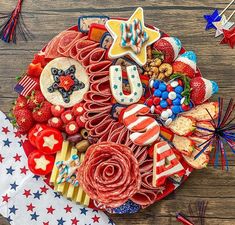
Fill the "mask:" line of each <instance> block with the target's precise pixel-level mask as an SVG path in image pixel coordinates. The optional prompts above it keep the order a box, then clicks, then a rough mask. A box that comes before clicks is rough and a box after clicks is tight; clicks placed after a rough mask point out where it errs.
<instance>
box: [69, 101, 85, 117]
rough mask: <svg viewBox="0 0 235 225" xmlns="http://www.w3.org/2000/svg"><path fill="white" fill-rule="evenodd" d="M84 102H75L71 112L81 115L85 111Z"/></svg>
mask: <svg viewBox="0 0 235 225" xmlns="http://www.w3.org/2000/svg"><path fill="white" fill-rule="evenodd" d="M83 106H84V104H83V103H78V104H76V105H75V106H74V107H73V109H72V113H73V115H74V116H81V115H83V113H84V112H85V109H84V107H83Z"/></svg>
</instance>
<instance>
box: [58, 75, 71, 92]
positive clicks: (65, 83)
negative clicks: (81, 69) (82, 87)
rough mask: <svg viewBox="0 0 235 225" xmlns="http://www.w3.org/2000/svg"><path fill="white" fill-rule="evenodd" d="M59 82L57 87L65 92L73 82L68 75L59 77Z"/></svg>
mask: <svg viewBox="0 0 235 225" xmlns="http://www.w3.org/2000/svg"><path fill="white" fill-rule="evenodd" d="M59 81H60V83H59V87H61V88H63V89H64V90H66V91H69V90H70V88H71V87H72V86H73V85H74V80H73V79H72V78H71V76H69V75H67V76H60V77H59Z"/></svg>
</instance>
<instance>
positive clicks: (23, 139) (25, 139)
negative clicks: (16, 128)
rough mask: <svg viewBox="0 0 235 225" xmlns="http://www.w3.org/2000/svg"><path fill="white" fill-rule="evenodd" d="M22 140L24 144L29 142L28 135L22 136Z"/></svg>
mask: <svg viewBox="0 0 235 225" xmlns="http://www.w3.org/2000/svg"><path fill="white" fill-rule="evenodd" d="M20 140H21V141H22V143H24V142H25V141H27V140H28V138H27V135H26V134H24V135H21V137H20Z"/></svg>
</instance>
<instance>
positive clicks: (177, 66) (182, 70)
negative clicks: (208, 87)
mask: <svg viewBox="0 0 235 225" xmlns="http://www.w3.org/2000/svg"><path fill="white" fill-rule="evenodd" d="M172 67H173V71H174V73H179V74H182V75H185V76H188V77H190V78H193V77H194V76H195V71H194V70H193V69H192V68H191V67H189V66H188V65H187V64H185V63H183V62H180V61H175V62H174V63H173V65H172Z"/></svg>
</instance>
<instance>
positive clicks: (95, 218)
mask: <svg viewBox="0 0 235 225" xmlns="http://www.w3.org/2000/svg"><path fill="white" fill-rule="evenodd" d="M91 219H93V222H94V223H96V222H97V223H99V219H100V217H98V216H96V215H95V216H94V217H92V218H91Z"/></svg>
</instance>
